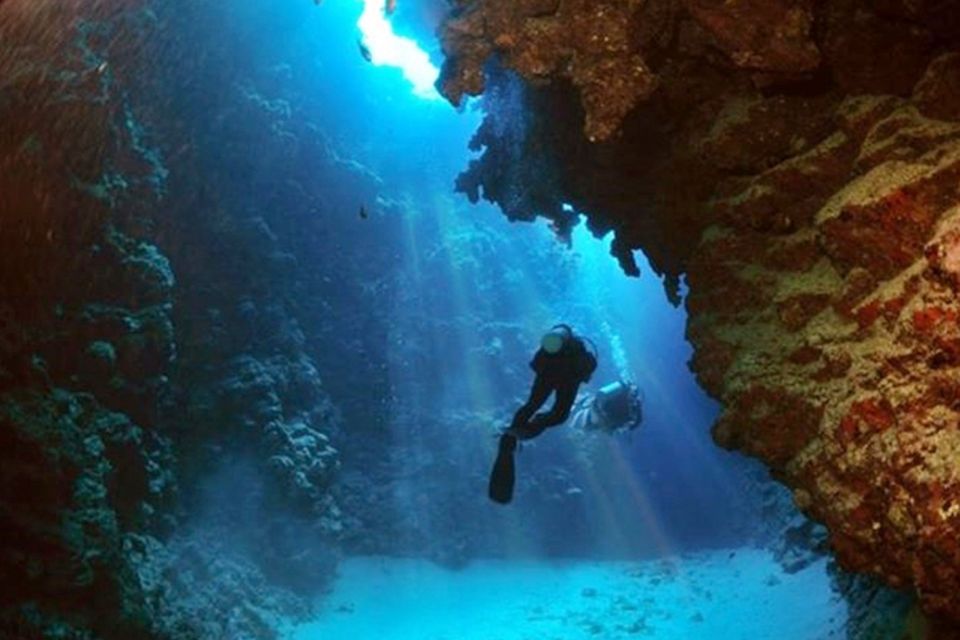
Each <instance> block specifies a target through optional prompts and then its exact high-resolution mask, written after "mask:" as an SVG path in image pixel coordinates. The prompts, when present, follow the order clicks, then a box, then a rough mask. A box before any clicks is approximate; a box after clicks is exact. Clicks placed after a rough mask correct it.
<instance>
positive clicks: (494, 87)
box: [440, 0, 960, 633]
mask: <svg viewBox="0 0 960 640" xmlns="http://www.w3.org/2000/svg"><path fill="white" fill-rule="evenodd" d="M443 41H444V46H445V53H446V54H447V63H446V65H445V67H444V75H443V77H442V78H441V82H440V86H441V87H442V89H443V91H444V92H445V93H446V95H447V96H448V97H450V98H451V99H452V100H453V101H455V102H456V101H459V100H460V99H461V96H462V95H463V94H465V93H478V92H480V91H482V90H483V89H485V88H486V89H487V91H488V94H487V96H485V98H484V104H485V106H486V109H487V112H488V117H487V121H486V122H485V124H484V126H483V127H482V128H481V129H480V131H479V132H478V134H477V136H476V138H475V140H474V144H475V145H476V147H477V148H478V149H482V150H483V151H484V155H483V156H482V157H481V158H480V159H478V160H477V161H475V162H474V163H472V165H471V167H470V168H468V170H467V171H466V172H465V173H464V174H463V175H462V176H461V178H460V182H459V186H460V187H461V189H462V190H463V191H465V192H466V193H467V194H468V195H469V196H470V197H471V198H478V197H480V196H481V195H483V196H484V197H487V198H488V199H491V200H493V201H495V202H497V203H498V204H500V206H501V207H502V208H503V209H504V211H505V212H506V213H507V215H509V216H511V217H513V218H523V217H527V218H529V217H531V216H535V215H543V216H546V217H548V218H551V219H552V220H553V221H554V223H555V224H556V225H557V227H558V228H559V229H560V230H561V231H564V230H566V229H569V226H570V225H571V224H572V222H573V221H572V218H571V215H570V214H569V212H566V213H561V212H562V211H563V209H562V204H563V203H570V204H572V205H573V207H574V209H575V210H579V211H584V212H586V214H587V216H588V220H589V222H588V224H589V225H590V226H591V228H592V229H594V230H595V231H598V232H603V231H607V230H613V231H614V232H615V234H616V239H615V242H614V252H615V254H616V255H617V257H618V258H619V259H620V261H621V263H622V264H623V265H624V268H625V270H627V272H628V273H629V272H632V273H636V272H637V270H636V268H635V264H634V263H633V261H632V257H631V255H630V254H631V251H632V250H634V249H642V250H644V252H645V253H647V255H648V256H649V257H650V259H651V262H652V264H653V266H654V268H655V270H657V271H658V272H660V273H662V274H663V275H665V276H666V285H667V292H668V294H669V295H670V296H671V297H673V298H674V299H676V295H677V285H678V279H679V277H680V275H681V274H683V275H685V277H686V283H687V285H688V286H689V295H688V296H687V299H686V306H687V310H688V312H689V314H690V320H689V325H688V336H689V338H690V340H691V342H692V343H693V344H694V346H695V349H696V350H695V354H694V357H693V359H692V362H691V366H692V368H693V369H694V371H695V372H696V373H697V375H698V378H699V380H700V382H701V383H702V385H703V386H704V388H706V389H707V391H708V392H710V393H711V394H712V395H713V396H714V397H716V398H718V399H719V400H721V401H722V403H723V406H724V412H723V415H722V416H721V418H720V419H719V421H718V422H717V424H716V426H715V427H714V437H715V439H716V441H717V442H718V443H719V444H721V445H722V446H726V447H731V448H737V449H740V450H742V451H745V452H747V453H749V454H751V455H754V456H756V457H758V458H760V459H762V460H763V461H765V462H766V463H767V465H768V466H769V467H770V468H771V469H772V470H773V472H774V473H775V474H776V476H777V477H778V478H779V479H780V480H781V481H782V482H784V483H785V484H787V485H788V486H789V487H790V488H791V489H792V490H793V495H794V500H795V502H796V504H797V506H798V507H799V508H800V509H802V510H803V511H804V512H805V513H806V514H808V515H810V516H811V517H813V518H814V519H816V520H817V521H819V522H822V523H823V524H825V525H826V527H827V529H828V531H829V542H830V546H831V548H832V550H833V552H834V553H835V554H836V557H837V559H838V561H839V563H840V565H841V566H842V567H843V568H844V569H846V570H849V571H854V572H858V573H864V574H869V575H872V576H875V577H876V578H878V579H880V580H881V581H883V582H884V583H886V584H888V585H890V586H893V587H896V588H900V589H905V590H909V591H911V592H913V593H915V594H916V595H917V597H918V598H919V601H920V603H921V604H922V606H923V609H924V610H925V611H926V612H927V613H928V614H930V615H931V616H933V617H934V618H937V619H944V620H950V621H952V623H957V622H960V599H958V598H957V596H956V594H957V593H958V592H960V589H958V587H960V583H958V580H960V556H958V548H957V543H956V541H957V540H958V539H960V538H958V533H960V531H958V527H960V519H958V517H960V507H958V506H957V505H958V504H960V502H958V500H960V484H958V477H957V475H958V473H960V465H958V463H957V461H958V460H960V456H958V453H960V440H958V437H960V436H958V434H960V424H958V422H960V403H958V400H957V398H958V397H960V395H958V387H957V382H956V381H957V372H958V369H957V367H958V366H960V358H958V348H957V343H958V342H957V341H958V338H960V330H958V322H957V318H958V313H960V305H958V302H957V295H956V294H957V285H958V282H960V280H958V268H960V261H958V258H957V256H958V255H960V254H958V252H960V245H958V238H960V181H958V179H957V178H958V171H960V164H958V161H960V92H958V87H960V51H958V48H957V47H958V43H960V6H958V4H957V3H956V2H940V3H910V4H908V3H898V2H884V3H869V4H868V3H860V2H854V1H850V0H832V1H829V2H824V3H816V4H814V3H808V2H802V1H789V0H783V1H776V0H775V1H770V0H753V1H738V2H727V3H723V4H716V3H708V2H696V1H683V2H670V1H663V2H638V3H628V4H626V5H624V4H623V3H605V2H590V3H587V2H562V3H553V4H551V3H537V2H526V3H506V2H500V1H498V0H480V1H475V2H468V3H463V4H461V5H460V6H459V9H458V11H457V13H456V15H455V16H454V17H453V18H452V19H451V20H450V21H449V22H448V23H447V25H446V29H445V32H444V34H443ZM494 59H496V62H493V60H494ZM497 63H498V64H497ZM504 69H506V71H505V70H504ZM518 94H519V96H520V97H519V98H518V97H516V96H517V95H518ZM508 95H509V96H513V98H512V99H510V100H505V99H504V96H508ZM517 113H523V114H524V118H525V121H524V123H523V125H522V126H517V127H514V128H513V129H511V128H509V127H507V126H505V124H504V123H506V122H508V121H510V119H511V118H512V117H514V116H515V115H516V114H517ZM514 122H516V120H515V119H514ZM528 161H529V162H532V163H533V164H532V165H531V166H535V167H540V168H542V170H541V171H538V172H535V173H526V174H525V173H523V169H522V167H523V166H524V165H525V163H527V162H528ZM514 167H518V168H514ZM518 176H519V177H522V178H525V180H523V181H521V182H519V184H518V183H517V182H513V180H514V178H515V177H518ZM941 633H947V632H946V631H943V632H941Z"/></svg>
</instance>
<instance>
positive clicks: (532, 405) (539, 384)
mask: <svg viewBox="0 0 960 640" xmlns="http://www.w3.org/2000/svg"><path fill="white" fill-rule="evenodd" d="M551 391H553V387H552V386H550V385H549V384H547V383H546V382H545V381H544V380H543V378H542V376H537V377H536V379H534V381H533V386H532V387H531V388H530V397H529V398H528V399H527V402H526V403H525V404H524V405H523V406H522V407H520V408H519V409H517V412H516V413H515V414H513V422H511V423H510V430H511V431H517V430H520V429H523V428H524V427H525V426H526V425H527V423H528V422H529V421H530V418H532V417H533V414H534V413H536V411H537V409H539V408H540V407H542V406H543V403H544V402H546V401H547V398H549V397H550V392H551Z"/></svg>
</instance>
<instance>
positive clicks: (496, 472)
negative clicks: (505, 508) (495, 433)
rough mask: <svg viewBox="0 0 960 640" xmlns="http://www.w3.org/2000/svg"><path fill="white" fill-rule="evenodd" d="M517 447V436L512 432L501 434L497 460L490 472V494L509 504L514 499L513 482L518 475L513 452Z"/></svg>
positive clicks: (497, 500)
mask: <svg viewBox="0 0 960 640" xmlns="http://www.w3.org/2000/svg"><path fill="white" fill-rule="evenodd" d="M516 448H517V438H516V437H515V436H513V435H510V434H507V433H505V434H503V435H502V436H500V447H499V451H497V460H496V462H494V463H493V471H491V472H490V487H489V489H488V495H489V496H490V499H491V500H493V501H494V502H499V503H500V504H508V503H509V502H510V501H511V500H512V499H513V484H514V480H515V477H516V473H515V470H514V463H513V452H514V451H515V450H516Z"/></svg>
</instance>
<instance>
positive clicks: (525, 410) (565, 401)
mask: <svg viewBox="0 0 960 640" xmlns="http://www.w3.org/2000/svg"><path fill="white" fill-rule="evenodd" d="M558 327H565V328H566V332H567V334H566V338H564V342H563V346H562V347H560V350H559V351H557V352H556V353H549V352H548V351H546V350H544V349H543V348H541V349H539V350H538V351H537V353H536V355H534V356H533V360H532V361H531V362H530V368H531V369H533V370H534V372H536V374H537V377H536V379H535V380H534V381H533V388H531V389H530V398H529V399H528V400H527V402H526V403H525V404H524V405H523V406H522V407H520V409H518V410H517V413H516V414H515V415H514V416H513V423H512V424H511V425H510V428H509V429H508V430H507V431H506V432H504V434H503V435H502V436H500V447H499V450H498V451H497V459H496V460H495V461H494V463H493V471H491V472H490V485H489V489H488V495H489V496H490V499H491V500H493V501H494V502H499V503H500V504H507V503H508V502H510V501H511V500H512V499H513V484H514V478H515V472H514V461H513V452H514V451H515V450H516V448H517V440H518V439H520V440H529V439H530V438H535V437H537V436H538V435H540V434H541V433H543V430H544V429H546V428H547V427H555V426H556V425H558V424H561V423H563V422H564V421H565V420H566V419H567V417H568V416H569V415H570V408H571V407H572V406H573V402H574V400H576V399H577V389H579V388H580V384H581V383H583V382H586V381H587V380H589V379H590V376H591V374H593V371H594V369H596V368H597V358H596V357H595V356H594V355H593V354H592V353H590V352H589V351H588V350H587V348H586V346H585V345H584V343H583V340H582V339H581V338H578V337H577V336H575V335H574V334H573V331H572V330H571V329H570V328H569V327H567V326H566V325H558ZM554 328H555V329H556V328H557V327H554ZM553 392H556V394H557V397H556V400H554V403H553V407H552V408H551V409H550V411H547V412H546V413H538V414H536V415H534V412H536V410H537V409H539V408H540V407H542V406H543V403H544V402H546V401H547V398H549V397H550V394H551V393H553Z"/></svg>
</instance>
